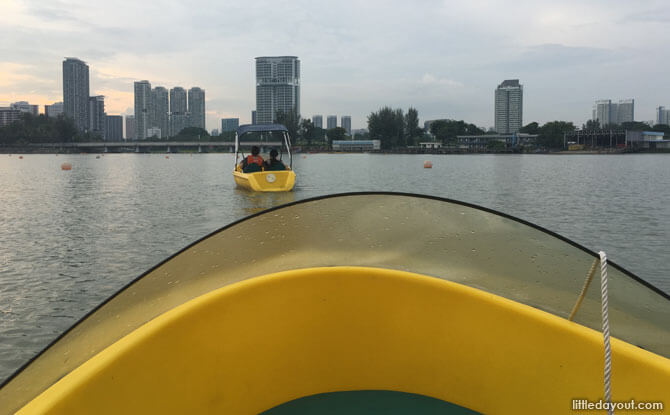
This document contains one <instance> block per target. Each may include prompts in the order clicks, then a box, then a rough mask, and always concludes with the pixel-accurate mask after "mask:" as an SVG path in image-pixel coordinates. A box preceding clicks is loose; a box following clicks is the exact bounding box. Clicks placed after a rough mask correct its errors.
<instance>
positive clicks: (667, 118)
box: [656, 106, 670, 125]
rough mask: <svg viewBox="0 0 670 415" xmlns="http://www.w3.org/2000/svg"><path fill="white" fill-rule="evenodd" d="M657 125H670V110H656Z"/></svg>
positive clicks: (662, 108)
mask: <svg viewBox="0 0 670 415" xmlns="http://www.w3.org/2000/svg"><path fill="white" fill-rule="evenodd" d="M656 124H665V125H670V109H666V108H665V107H662V106H661V107H658V108H656Z"/></svg>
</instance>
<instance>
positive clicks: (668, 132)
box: [651, 124, 670, 138]
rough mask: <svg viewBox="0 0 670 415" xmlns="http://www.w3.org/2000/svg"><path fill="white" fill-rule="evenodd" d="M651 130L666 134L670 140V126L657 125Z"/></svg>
mask: <svg viewBox="0 0 670 415" xmlns="http://www.w3.org/2000/svg"><path fill="white" fill-rule="evenodd" d="M651 130H652V131H658V132H661V133H665V136H666V138H670V125H667V124H656V125H655V126H654V127H653V128H652V129H651Z"/></svg>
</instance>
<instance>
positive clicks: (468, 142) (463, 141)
mask: <svg viewBox="0 0 670 415" xmlns="http://www.w3.org/2000/svg"><path fill="white" fill-rule="evenodd" d="M537 137H538V135H537V134H525V133H511V134H483V135H457V136H456V145H457V146H458V147H459V149H460V150H465V151H489V150H490V149H491V148H496V147H500V146H501V145H502V148H503V149H505V150H511V149H515V148H519V147H529V146H530V147H534V146H536V145H537Z"/></svg>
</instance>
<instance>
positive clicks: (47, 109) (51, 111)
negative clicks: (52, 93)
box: [44, 102, 63, 118]
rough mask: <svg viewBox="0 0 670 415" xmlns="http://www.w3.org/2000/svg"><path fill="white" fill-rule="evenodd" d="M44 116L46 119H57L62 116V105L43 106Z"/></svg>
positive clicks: (57, 103) (55, 103)
mask: <svg viewBox="0 0 670 415" xmlns="http://www.w3.org/2000/svg"><path fill="white" fill-rule="evenodd" d="M44 115H46V116H47V117H52V118H57V117H59V116H60V115H63V103H62V102H54V103H53V104H51V105H45V106H44Z"/></svg>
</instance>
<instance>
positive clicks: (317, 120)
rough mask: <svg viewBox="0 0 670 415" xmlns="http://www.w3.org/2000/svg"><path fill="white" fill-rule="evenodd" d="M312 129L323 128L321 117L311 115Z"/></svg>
mask: <svg viewBox="0 0 670 415" xmlns="http://www.w3.org/2000/svg"><path fill="white" fill-rule="evenodd" d="M312 124H313V125H314V128H323V115H312Z"/></svg>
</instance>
